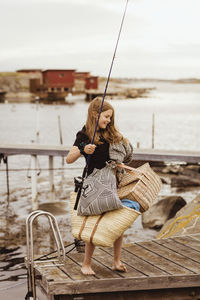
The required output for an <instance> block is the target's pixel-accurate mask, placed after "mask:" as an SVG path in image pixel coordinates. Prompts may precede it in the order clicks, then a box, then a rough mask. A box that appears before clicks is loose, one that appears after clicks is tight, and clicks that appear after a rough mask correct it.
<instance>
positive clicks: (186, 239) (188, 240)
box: [175, 236, 200, 252]
mask: <svg viewBox="0 0 200 300" xmlns="http://www.w3.org/2000/svg"><path fill="white" fill-rule="evenodd" d="M175 240H176V241H177V242H179V243H180V244H184V245H186V246H188V247H190V248H192V249H195V250H196V251H199V252H200V240H199V239H197V238H195V237H190V236H180V237H176V239H175Z"/></svg>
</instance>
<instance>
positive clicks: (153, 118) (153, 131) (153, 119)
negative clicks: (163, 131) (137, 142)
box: [152, 113, 155, 149]
mask: <svg viewBox="0 0 200 300" xmlns="http://www.w3.org/2000/svg"><path fill="white" fill-rule="evenodd" d="M154 134H155V114H154V113H153V115H152V149H154Z"/></svg>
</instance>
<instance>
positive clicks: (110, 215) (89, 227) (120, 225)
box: [70, 192, 141, 247]
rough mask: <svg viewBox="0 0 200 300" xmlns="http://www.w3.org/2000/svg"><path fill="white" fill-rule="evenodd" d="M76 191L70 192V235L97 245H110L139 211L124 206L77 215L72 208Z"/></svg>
mask: <svg viewBox="0 0 200 300" xmlns="http://www.w3.org/2000/svg"><path fill="white" fill-rule="evenodd" d="M76 195H77V194H76V193H75V192H71V194H70V206H71V228H72V235H73V236H74V237H75V238H77V239H79V240H82V241H84V242H88V243H92V244H93V245H97V246H104V247H111V246H112V245H113V243H114V241H115V240H117V239H118V238H119V237H120V236H121V235H122V234H123V233H124V231H125V230H126V229H128V228H129V227H130V226H131V224H132V223H133V222H134V221H135V220H136V219H137V217H138V216H139V215H141V213H140V212H138V211H136V210H134V209H131V208H128V207H125V206H123V208H119V209H115V210H112V211H108V212H105V213H103V214H101V215H97V216H78V215H77V210H74V203H75V200H76Z"/></svg>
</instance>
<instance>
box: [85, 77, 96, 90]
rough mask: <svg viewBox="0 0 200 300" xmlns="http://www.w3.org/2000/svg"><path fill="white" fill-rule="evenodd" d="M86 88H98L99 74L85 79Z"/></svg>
mask: <svg viewBox="0 0 200 300" xmlns="http://www.w3.org/2000/svg"><path fill="white" fill-rule="evenodd" d="M85 88H86V90H91V89H93V90H97V89H98V76H90V77H88V78H86V79H85Z"/></svg>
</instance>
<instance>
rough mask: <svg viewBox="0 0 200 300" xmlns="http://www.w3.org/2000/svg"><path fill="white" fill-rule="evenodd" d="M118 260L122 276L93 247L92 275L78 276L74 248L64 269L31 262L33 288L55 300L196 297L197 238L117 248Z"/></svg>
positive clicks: (199, 291)
mask: <svg viewBox="0 0 200 300" xmlns="http://www.w3.org/2000/svg"><path fill="white" fill-rule="evenodd" d="M121 259H122V261H123V262H124V263H125V264H126V267H127V269H128V272H127V273H119V272H116V271H112V260H113V251H112V249H108V248H101V247H100V248H96V250H95V253H94V256H93V262H92V265H93V269H94V271H95V272H96V275H95V276H84V275H83V274H81V272H80V266H81V262H82V260H83V253H77V251H76V250H74V251H73V252H71V253H69V254H67V256H66V262H65V266H61V267H48V262H37V263H36V266H35V274H36V276H37V278H38V279H37V281H36V282H37V287H40V289H41V290H43V293H44V294H45V295H46V299H57V300H58V299H59V300H61V299H62V300H67V299H74V300H75V299H77V300H83V299H89V300H96V299H102V297H103V298H104V299H105V300H106V299H109V300H112V299H115V300H123V299H127V300H130V299H131V300H132V299H136V300H141V299H142V300H149V299H157V300H161V299H162V300H164V299H167V300H170V299H180V300H188V299H196V300H197V299H200V234H196V235H192V236H185V237H175V238H169V239H164V240H152V241H145V242H139V243H135V244H132V245H130V246H127V247H124V248H123V250H122V255H121ZM39 299H40V298H39Z"/></svg>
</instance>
